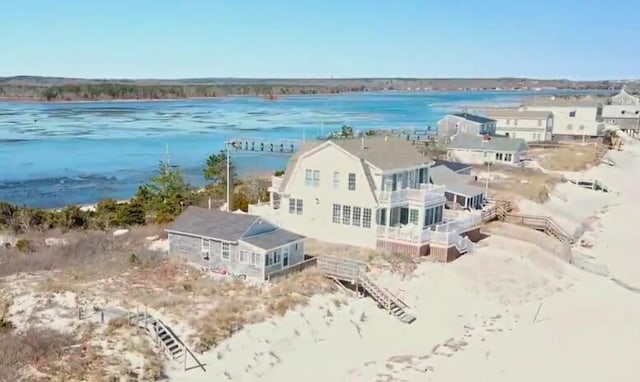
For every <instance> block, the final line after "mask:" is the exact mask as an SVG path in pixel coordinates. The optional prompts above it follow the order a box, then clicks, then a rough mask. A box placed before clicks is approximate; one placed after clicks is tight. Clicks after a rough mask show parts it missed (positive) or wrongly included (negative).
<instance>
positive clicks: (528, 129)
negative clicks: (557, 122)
mask: <svg viewBox="0 0 640 382" xmlns="http://www.w3.org/2000/svg"><path fill="white" fill-rule="evenodd" d="M484 114H485V115H486V116H487V117H489V118H492V119H494V120H495V121H496V135H502V136H506V137H509V138H522V139H524V140H525V141H527V142H541V141H550V140H551V139H552V133H553V113H551V112H550V111H538V110H526V109H524V108H522V107H506V108H494V109H486V110H485V111H484Z"/></svg>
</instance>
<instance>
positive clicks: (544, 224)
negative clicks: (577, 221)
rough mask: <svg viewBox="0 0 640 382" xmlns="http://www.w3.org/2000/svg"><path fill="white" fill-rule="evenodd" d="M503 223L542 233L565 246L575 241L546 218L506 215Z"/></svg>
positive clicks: (550, 219)
mask: <svg viewBox="0 0 640 382" xmlns="http://www.w3.org/2000/svg"><path fill="white" fill-rule="evenodd" d="M504 221H505V222H507V223H512V224H517V225H521V226H524V227H528V228H531V229H535V230H536V231H541V232H544V233H545V234H546V235H548V236H551V237H553V238H556V239H558V240H559V241H560V242H562V243H565V244H574V243H575V239H574V238H573V237H571V235H569V234H568V233H567V232H566V231H565V230H564V229H562V227H560V226H559V225H558V224H557V223H556V222H555V221H554V220H553V219H552V218H550V217H548V216H539V215H518V214H507V216H506V217H505V220H504Z"/></svg>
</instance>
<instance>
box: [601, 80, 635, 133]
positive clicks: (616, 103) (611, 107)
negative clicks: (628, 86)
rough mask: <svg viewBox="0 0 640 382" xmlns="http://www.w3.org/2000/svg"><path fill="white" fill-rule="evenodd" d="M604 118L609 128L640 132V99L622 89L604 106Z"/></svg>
mask: <svg viewBox="0 0 640 382" xmlns="http://www.w3.org/2000/svg"><path fill="white" fill-rule="evenodd" d="M602 118H603V120H604V123H605V124H606V125H607V126H610V127H614V128H619V129H621V130H624V131H637V130H640V98H638V97H635V96H633V95H631V94H629V93H627V91H626V90H625V89H624V88H622V90H620V93H618V94H616V95H614V96H613V97H611V100H610V102H609V104H607V105H604V108H603V111H602Z"/></svg>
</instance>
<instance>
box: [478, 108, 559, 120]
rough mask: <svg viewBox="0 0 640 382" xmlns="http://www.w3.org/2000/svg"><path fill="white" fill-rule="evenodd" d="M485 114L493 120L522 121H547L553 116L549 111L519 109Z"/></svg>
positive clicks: (490, 111)
mask: <svg viewBox="0 0 640 382" xmlns="http://www.w3.org/2000/svg"><path fill="white" fill-rule="evenodd" d="M485 113H486V114H487V115H488V116H489V117H491V118H514V119H515V118H522V119H547V118H549V116H550V115H551V114H552V113H551V112H549V111H542V110H540V111H537V110H526V109H521V108H517V107H506V108H499V109H487V110H486V111H485Z"/></svg>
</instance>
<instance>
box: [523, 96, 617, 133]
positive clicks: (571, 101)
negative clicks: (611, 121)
mask: <svg viewBox="0 0 640 382" xmlns="http://www.w3.org/2000/svg"><path fill="white" fill-rule="evenodd" d="M523 108H524V110H527V111H544V112H547V113H551V114H553V128H552V135H553V139H554V140H587V139H592V138H598V137H602V136H603V135H604V132H605V124H604V122H603V120H602V111H603V103H602V101H601V100H599V99H596V98H594V97H591V96H586V97H567V98H559V97H549V98H533V99H528V100H525V101H523Z"/></svg>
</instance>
